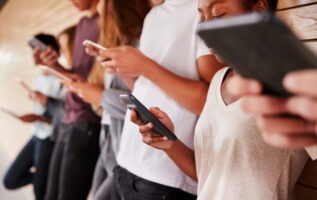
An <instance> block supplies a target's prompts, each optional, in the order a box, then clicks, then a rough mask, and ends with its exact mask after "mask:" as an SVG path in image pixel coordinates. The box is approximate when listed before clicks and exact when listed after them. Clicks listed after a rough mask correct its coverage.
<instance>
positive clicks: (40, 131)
mask: <svg viewBox="0 0 317 200" xmlns="http://www.w3.org/2000/svg"><path fill="white" fill-rule="evenodd" d="M61 87H62V86H61V82H60V80H59V79H58V78H56V77H55V76H52V75H48V76H46V75H44V74H43V73H42V72H39V73H38V74H37V75H36V76H35V78H34V80H33V87H32V89H33V90H34V91H38V92H41V93H42V94H45V95H47V96H49V97H53V98H58V99H60V98H61V96H62V95H63V93H62V91H61ZM45 110H46V108H45V107H43V106H42V105H41V104H39V103H37V102H35V103H34V107H33V113H34V114H36V115H43V114H44V112H45ZM33 124H34V125H33V127H32V133H33V135H35V136H36V137H37V138H40V139H46V138H47V137H49V136H50V135H51V134H52V132H53V127H52V126H51V125H49V124H47V123H44V122H39V121H36V122H34V123H33Z"/></svg>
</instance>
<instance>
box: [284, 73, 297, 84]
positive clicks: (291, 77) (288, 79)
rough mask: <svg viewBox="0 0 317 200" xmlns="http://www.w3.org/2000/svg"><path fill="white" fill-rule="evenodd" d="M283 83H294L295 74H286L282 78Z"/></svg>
mask: <svg viewBox="0 0 317 200" xmlns="http://www.w3.org/2000/svg"><path fill="white" fill-rule="evenodd" d="M283 84H284V86H285V87H292V86H294V84H296V76H294V74H292V73H290V74H288V75H286V77H285V78H284V80H283Z"/></svg>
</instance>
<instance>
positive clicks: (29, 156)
mask: <svg viewBox="0 0 317 200" xmlns="http://www.w3.org/2000/svg"><path fill="white" fill-rule="evenodd" d="M53 147H54V143H53V142H52V141H51V140H50V139H44V140H42V139H39V138H37V137H35V136H33V137H32V138H31V139H30V140H29V141H28V143H27V144H26V145H25V146H24V147H23V149H22V150H21V151H20V153H19V154H18V156H17V157H16V159H15V160H14V162H13V163H12V164H11V166H10V167H9V169H8V171H7V172H6V174H5V175H4V179H3V183H4V186H5V187H6V188H7V189H17V188H20V187H22V186H25V185H28V184H31V183H32V184H33V186H34V193H35V198H36V199H37V200H42V199H44V196H45V189H46V180H47V174H48V168H49V164H50V158H51V153H52V151H53ZM32 168H34V169H33V170H32Z"/></svg>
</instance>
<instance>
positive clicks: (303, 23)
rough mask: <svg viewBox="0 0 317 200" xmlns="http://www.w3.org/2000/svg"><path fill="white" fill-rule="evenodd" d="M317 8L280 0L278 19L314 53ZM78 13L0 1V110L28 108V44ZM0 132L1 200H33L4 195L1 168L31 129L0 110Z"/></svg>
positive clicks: (313, 0)
mask: <svg viewBox="0 0 317 200" xmlns="http://www.w3.org/2000/svg"><path fill="white" fill-rule="evenodd" d="M316 10H317V0H279V12H278V15H280V16H281V17H282V18H283V19H285V21H286V22H287V23H288V24H289V25H290V27H291V28H293V30H294V31H295V32H296V33H297V34H298V36H299V37H300V38H301V39H302V40H303V42H305V44H307V45H308V46H309V47H310V48H312V49H313V50H314V51H315V52H317V38H316V35H317V29H316V27H317V26H316V24H317V20H316V19H317V12H316ZM82 14H84V13H81V14H80V13H79V12H78V11H77V10H76V9H75V8H74V6H72V5H71V1H66V0H64V1H61V0H6V1H5V0H0V107H4V108H7V109H9V110H12V111H13V112H15V113H17V114H19V115H20V114H24V113H28V112H30V111H31V110H32V102H31V101H30V100H29V99H28V97H27V92H26V91H25V89H23V88H22V87H21V86H20V84H19V81H21V80H23V81H24V82H25V83H26V84H28V85H29V86H31V85H32V78H33V76H34V75H35V73H36V72H37V70H38V69H36V67H35V65H34V63H33V60H32V52H31V48H30V47H29V46H28V44H27V40H28V39H29V38H30V37H31V36H32V35H35V34H37V33H39V32H45V33H50V34H54V35H57V34H58V33H59V32H60V31H62V30H63V29H65V28H67V27H69V26H71V25H74V24H76V23H77V22H78V20H79V18H80V17H81V15H82ZM0 128H1V130H0V138H1V139H0V179H1V183H0V200H18V199H24V200H30V199H34V197H33V194H32V187H31V186H28V187H24V188H22V189H19V190H15V191H7V190H5V189H4V188H3V184H2V177H3V175H4V172H5V170H6V169H7V167H8V166H9V164H10V163H11V162H12V160H13V159H14V157H15V156H16V154H17V153H18V152H19V150H20V149H21V148H22V146H23V145H24V144H25V143H26V141H27V140H29V138H30V136H31V133H30V126H28V125H26V124H23V123H22V122H20V121H18V120H16V119H15V118H13V117H10V116H9V115H7V114H5V113H3V112H0ZM316 176H317V175H316ZM316 176H312V175H311V174H308V175H307V176H306V179H305V180H301V181H302V182H303V183H305V185H309V186H310V188H317V184H316V183H311V182H313V181H310V180H317V179H316ZM307 180H308V181H307ZM301 190H303V191H304V192H307V190H308V189H307V188H304V189H303V187H302V189H301ZM311 190H312V189H311ZM313 190H314V192H316V193H317V190H315V189H313ZM308 192H309V191H308Z"/></svg>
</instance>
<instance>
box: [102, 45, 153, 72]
mask: <svg viewBox="0 0 317 200" xmlns="http://www.w3.org/2000/svg"><path fill="white" fill-rule="evenodd" d="M99 53H100V55H99V56H98V57H97V60H98V61H99V62H100V63H101V65H102V66H103V67H105V68H106V72H108V73H118V74H122V75H127V76H130V77H138V76H140V75H143V74H144V73H145V72H146V71H150V67H151V66H153V65H151V63H153V62H154V61H152V60H151V59H149V58H147V57H146V56H145V55H143V54H142V53H141V52H140V51H139V50H138V49H136V48H133V47H129V46H122V47H117V48H112V49H107V50H104V51H102V50H101V51H99Z"/></svg>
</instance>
